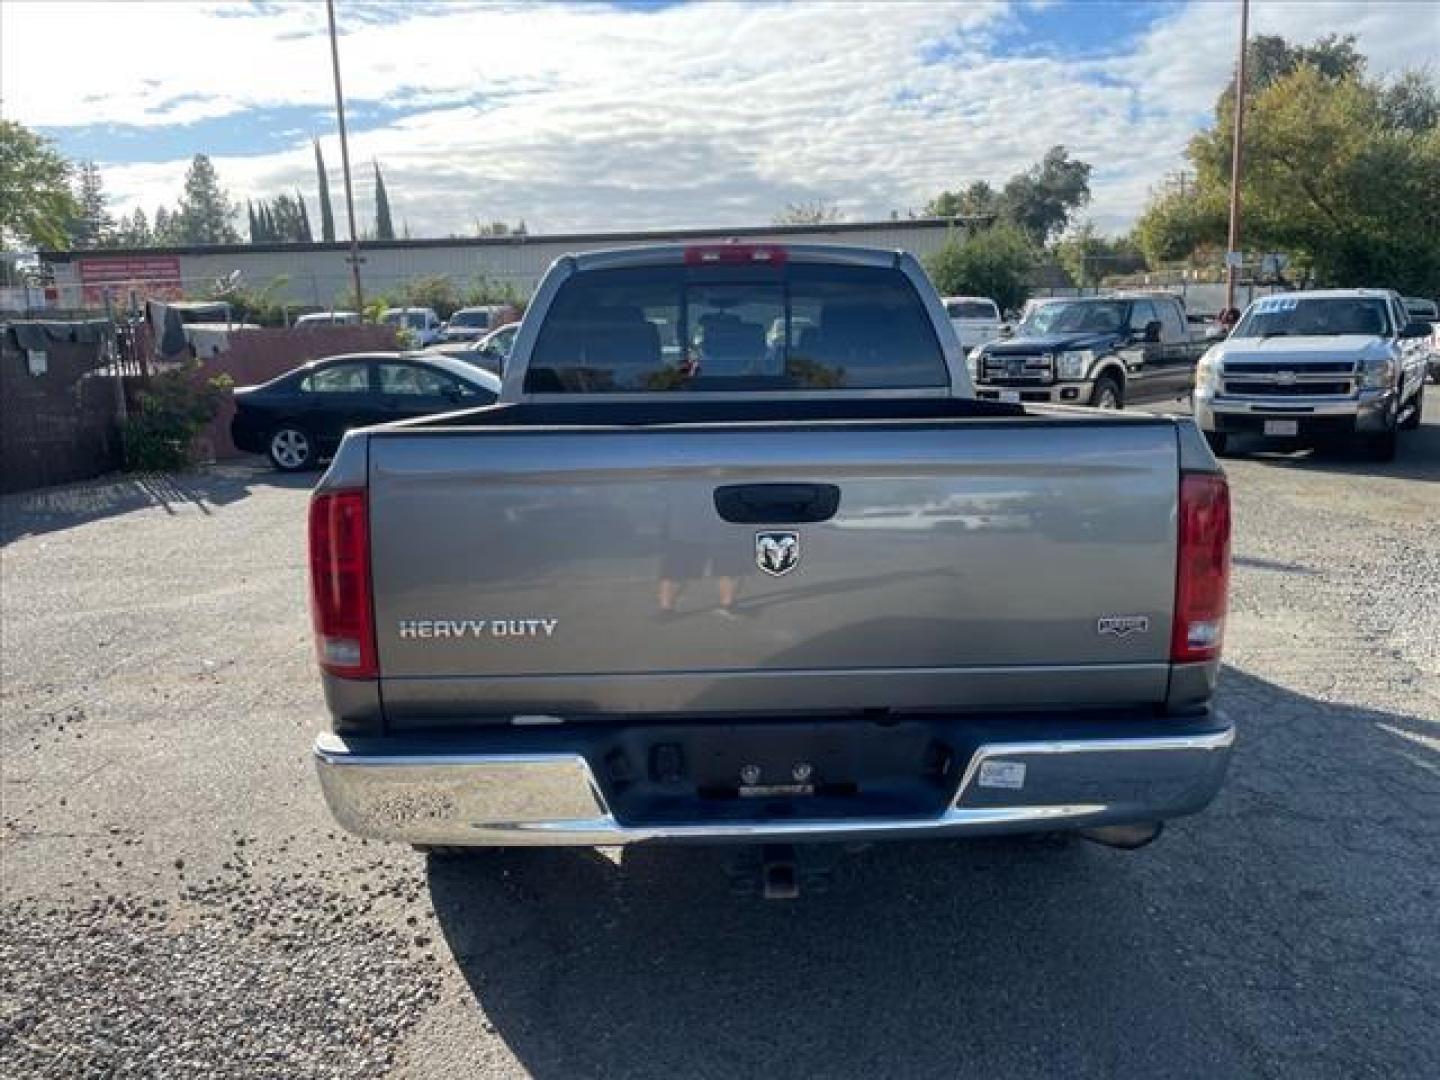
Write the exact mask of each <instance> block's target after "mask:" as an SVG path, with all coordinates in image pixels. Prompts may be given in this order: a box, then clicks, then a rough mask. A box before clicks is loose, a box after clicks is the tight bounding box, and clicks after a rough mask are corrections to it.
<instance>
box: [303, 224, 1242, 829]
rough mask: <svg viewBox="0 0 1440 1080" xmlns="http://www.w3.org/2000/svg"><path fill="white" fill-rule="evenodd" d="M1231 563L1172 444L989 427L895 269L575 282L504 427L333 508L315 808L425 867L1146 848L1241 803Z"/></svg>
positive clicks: (1006, 410) (637, 256)
mask: <svg viewBox="0 0 1440 1080" xmlns="http://www.w3.org/2000/svg"><path fill="white" fill-rule="evenodd" d="M1228 545H1229V502H1228V492H1227V488H1226V483H1225V478H1224V476H1223V474H1222V473H1221V472H1220V470H1219V469H1218V468H1217V466H1216V463H1215V460H1214V458H1213V457H1212V456H1211V454H1210V451H1209V449H1208V448H1207V446H1206V444H1205V442H1204V440H1203V439H1202V438H1201V437H1200V435H1199V433H1198V432H1197V431H1196V429H1195V428H1194V426H1193V425H1192V424H1191V423H1190V422H1189V421H1187V420H1182V419H1176V418H1170V417H1160V416H1150V415H1130V414H1109V413H1099V412H1096V411H1094V410H1087V409H1065V408H1063V407H1056V406H1046V407H1028V406H1022V405H1014V404H1005V403H991V402H983V401H977V400H975V399H974V397H973V394H972V391H971V387H970V383H969V379H968V377H967V374H966V370H965V363H964V358H963V356H962V355H961V351H960V347H959V343H958V341H957V340H956V338H955V336H954V333H953V331H952V330H951V327H950V324H949V321H948V320H947V318H946V316H945V311H944V308H943V307H942V306H941V303H940V300H939V298H938V297H937V296H936V295H935V293H934V291H933V289H932V288H931V286H930V285H929V283H928V281H927V280H926V278H925V276H924V273H923V272H922V270H921V269H920V267H919V265H918V264H917V263H916V262H915V261H914V259H912V258H911V257H910V256H908V255H904V254H897V253H894V252H882V251H873V250H865V249H855V248H830V247H819V246H815V247H790V248H774V247H751V246H743V245H738V244H731V245H721V246H717V247H704V248H681V247H660V248H637V249H631V250H625V251H615V252H607V253H595V254H587V255H580V256H575V257H567V258H564V259H561V260H560V261H559V262H557V263H556V264H555V266H554V267H553V268H552V269H551V271H550V272H549V274H548V276H547V277H546V278H545V280H544V281H543V283H542V284H541V287H540V289H539V291H538V293H537V295H536V297H535V299H534V302H533V304H532V306H531V308H530V310H529V312H528V314H527V315H526V317H525V320H524V323H523V325H522V327H521V329H520V331H519V334H518V337H517V339H516V342H515V346H514V351H513V353H512V356H511V361H510V363H509V364H508V365H507V368H506V374H505V389H504V392H503V394H502V396H501V401H500V403H499V404H497V405H496V406H494V407H491V408H483V409H474V410H469V411H463V412H456V413H451V414H446V415H442V416H437V417H428V418H425V419H422V420H417V421H413V422H411V421H407V422H403V423H398V424H391V425H386V426H383V427H378V428H371V429H367V430H363V431H356V432H351V433H350V434H349V435H348V436H347V437H346V438H345V441H344V443H343V445H342V446H341V448H340V450H339V453H338V454H337V456H336V458H335V461H334V463H333V465H332V466H331V468H330V470H329V472H328V473H327V474H326V475H325V477H324V479H323V480H322V481H321V482H320V484H319V486H318V488H317V489H316V492H315V494H314V498H313V502H312V506H311V518H310V562H311V576H312V586H313V596H312V601H313V608H314V622H315V632H316V641H317V647H318V651H319V660H320V666H321V668H322V672H323V681H324V687H325V695H326V699H327V702H328V705H329V710H330V713H331V719H332V730H331V731H330V732H328V733H326V734H324V735H322V736H321V737H320V738H319V740H318V741H317V743H316V746H315V754H316V758H317V760H318V766H319V774H320V780H321V783H322V787H323V789H324V792H325V796H326V798H327V799H328V801H329V804H330V807H331V809H332V810H333V812H334V814H335V816H336V817H337V818H338V820H339V821H340V822H341V824H343V825H344V826H345V827H346V828H348V829H350V830H351V831H353V832H356V833H359V834H361V835H363V836H368V837H375V838H380V839H391V840H400V841H408V842H410V843H412V844H415V845H417V846H421V847H430V846H446V847H449V846H472V845H543V844H551V845H556V844H559V845H566V844H568V845H592V844H595V845H603V844H623V843H629V842H636V841H765V842H768V843H784V842H787V841H800V840H838V839H870V838H884V837H909V836H939V835H966V834H977V833H993V832H1015V831H1050V830H1065V829H1079V830H1087V832H1088V835H1091V836H1094V837H1096V838H1099V839H1108V840H1110V841H1112V842H1126V841H1133V842H1138V841H1140V840H1144V839H1148V838H1149V837H1151V836H1153V835H1154V833H1155V832H1156V831H1157V827H1158V825H1159V823H1161V822H1163V821H1164V820H1166V819H1169V818H1173V817H1177V816H1179V815H1183V814H1189V813H1193V812H1195V811H1197V810H1200V809H1201V808H1203V807H1204V806H1205V805H1206V804H1207V803H1208V802H1209V801H1210V800H1211V798H1212V797H1213V796H1214V794H1215V792H1216V790H1217V789H1218V788H1219V786H1220V783H1221V780H1222V777H1223V776H1224V773H1225V769H1226V765H1227V761H1228V757H1229V753H1230V748H1231V744H1232V741H1233V737H1234V734H1233V729H1232V727H1231V725H1230V723H1229V722H1228V721H1227V720H1226V718H1225V717H1223V716H1221V715H1220V714H1219V713H1217V712H1216V711H1215V710H1214V709H1213V708H1212V707H1211V705H1210V698H1211V694H1212V691H1213V688H1214V685H1215V678H1216V673H1217V669H1218V667H1219V655H1220V644H1221V636H1222V628H1223V622H1224V615H1225V604H1226V582H1227V576H1228V571H1229V547H1228Z"/></svg>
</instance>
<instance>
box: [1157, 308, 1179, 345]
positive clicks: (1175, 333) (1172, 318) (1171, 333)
mask: <svg viewBox="0 0 1440 1080" xmlns="http://www.w3.org/2000/svg"><path fill="white" fill-rule="evenodd" d="M1155 307H1156V309H1157V310H1158V311H1159V313H1160V321H1161V322H1162V323H1164V325H1165V337H1166V338H1168V339H1169V340H1170V341H1184V340H1185V335H1186V330H1185V320H1184V319H1182V318H1181V316H1180V305H1179V304H1177V303H1175V302H1174V301H1173V300H1157V301H1156V302H1155Z"/></svg>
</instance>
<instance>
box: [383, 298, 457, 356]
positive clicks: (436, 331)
mask: <svg viewBox="0 0 1440 1080" xmlns="http://www.w3.org/2000/svg"><path fill="white" fill-rule="evenodd" d="M380 321H381V322H382V323H384V324H385V325H386V326H396V327H405V328H406V329H408V330H409V331H410V332H411V333H412V334H414V335H415V337H416V339H417V341H416V344H418V345H419V346H420V348H422V349H423V348H424V347H425V346H427V345H433V344H435V342H437V341H439V340H440V327H441V325H442V324H441V322H440V316H439V315H436V314H435V312H434V310H433V309H431V308H428V307H392V308H387V309H386V311H385V314H383V315H381V316H380Z"/></svg>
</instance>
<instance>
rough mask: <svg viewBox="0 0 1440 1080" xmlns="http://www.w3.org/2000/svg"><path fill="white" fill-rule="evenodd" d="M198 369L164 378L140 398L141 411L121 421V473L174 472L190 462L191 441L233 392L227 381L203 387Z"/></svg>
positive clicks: (218, 378)
mask: <svg viewBox="0 0 1440 1080" xmlns="http://www.w3.org/2000/svg"><path fill="white" fill-rule="evenodd" d="M199 372H200V365H199V364H198V363H192V364H187V365H185V366H183V367H180V368H176V369H174V370H171V371H166V372H162V373H161V374H159V375H156V376H154V377H153V378H152V379H151V380H150V385H149V386H147V387H146V388H145V389H144V390H142V391H141V392H140V394H139V405H140V407H139V409H138V410H137V411H136V412H134V413H133V414H131V415H130V416H129V417H128V418H127V419H126V421H125V424H124V426H123V431H122V436H123V440H124V446H125V467H126V468H127V469H129V470H131V471H132V472H172V471H174V470H176V469H183V468H185V467H186V466H188V465H190V464H191V463H192V462H193V460H194V453H195V436H196V435H198V434H200V432H201V431H203V430H204V429H205V426H206V425H207V424H209V423H210V421H212V420H214V419H215V417H216V416H217V415H218V414H219V412H220V406H221V405H222V404H223V403H224V401H225V398H226V395H228V394H229V393H230V391H231V390H232V389H233V388H234V385H235V381H234V380H233V379H231V378H230V376H229V375H216V376H215V377H214V378H211V379H208V380H206V381H204V382H202V381H200V378H199Z"/></svg>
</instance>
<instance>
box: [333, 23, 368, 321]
mask: <svg viewBox="0 0 1440 1080" xmlns="http://www.w3.org/2000/svg"><path fill="white" fill-rule="evenodd" d="M325 13H326V15H328V16H329V18H330V62H331V64H332V66H333V67H334V69H335V116H336V119H338V120H339V122H340V167H341V168H342V169H343V170H344V172H345V213H346V214H347V215H348V217H349V218H350V257H349V259H348V260H346V261H347V262H349V263H350V276H351V279H352V280H353V281H354V283H355V313H356V314H357V315H359V316H360V317H361V318H362V319H363V318H364V317H365V294H364V293H363V292H362V291H361V289H360V262H361V259H360V241H359V240H358V239H357V237H356V232H355V190H354V188H353V186H352V185H351V183H350V143H349V140H348V139H346V137H345V94H344V92H343V91H342V90H341V89H340V44H339V41H338V39H337V38H336V35H335V0H325Z"/></svg>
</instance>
